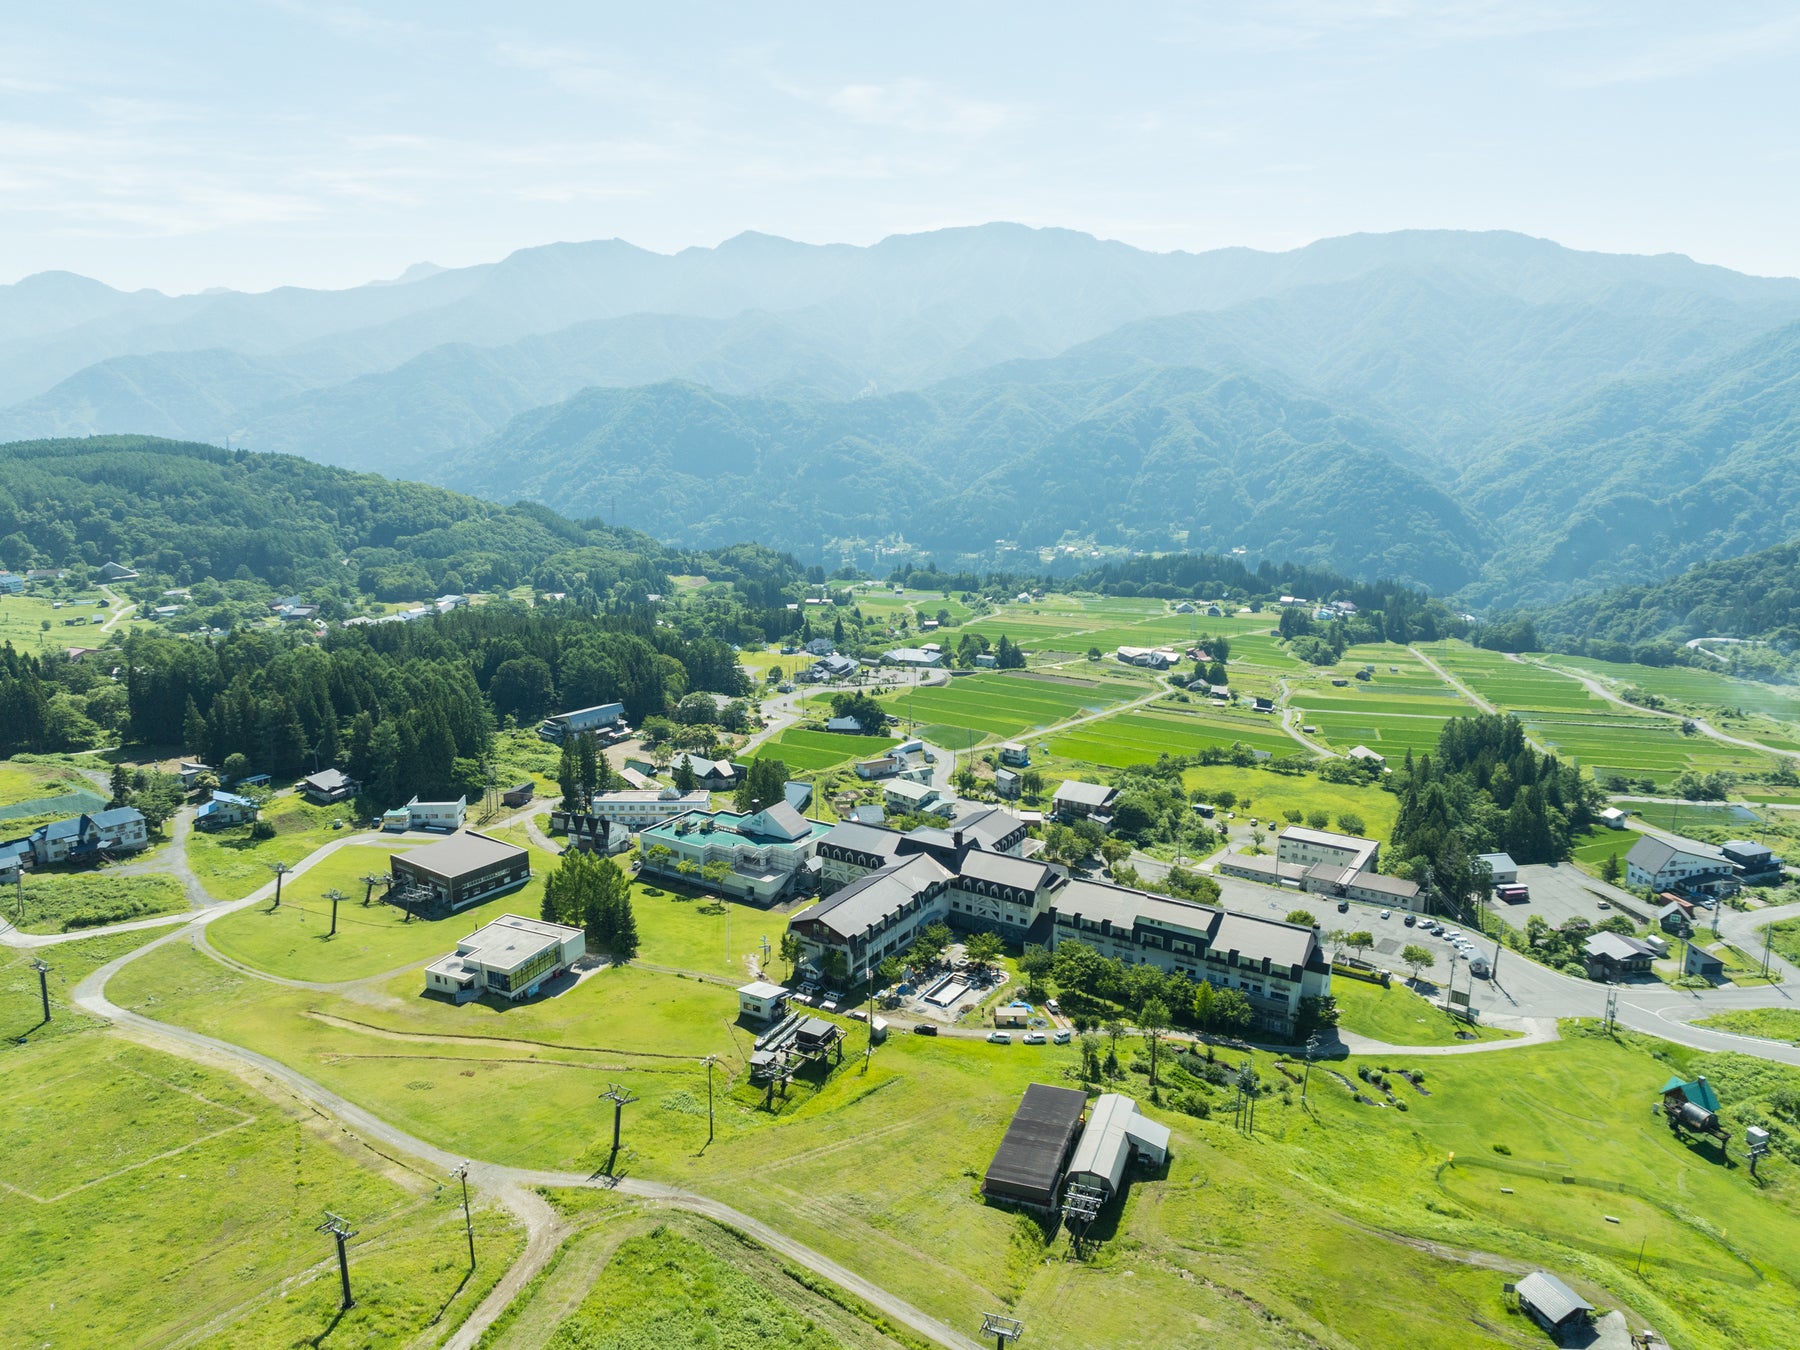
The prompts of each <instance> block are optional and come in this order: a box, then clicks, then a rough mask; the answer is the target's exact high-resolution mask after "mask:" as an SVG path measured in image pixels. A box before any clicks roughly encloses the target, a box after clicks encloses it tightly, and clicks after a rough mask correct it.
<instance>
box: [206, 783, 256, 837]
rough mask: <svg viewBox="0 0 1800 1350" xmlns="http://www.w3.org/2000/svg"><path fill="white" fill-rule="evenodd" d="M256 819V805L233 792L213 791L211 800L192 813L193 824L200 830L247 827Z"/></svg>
mask: <svg viewBox="0 0 1800 1350" xmlns="http://www.w3.org/2000/svg"><path fill="white" fill-rule="evenodd" d="M255 819H256V803H255V802H253V801H251V800H250V799H249V798H248V797H240V796H238V795H237V794H236V793H233V792H220V791H218V790H217V789H214V791H213V794H212V800H211V801H209V802H205V803H203V804H202V805H201V807H200V809H199V810H198V811H196V812H194V824H195V825H196V826H197V827H198V828H200V829H202V830H222V829H224V828H225V827H226V826H228V825H247V824H249V823H250V822H251V821H253V820H255Z"/></svg>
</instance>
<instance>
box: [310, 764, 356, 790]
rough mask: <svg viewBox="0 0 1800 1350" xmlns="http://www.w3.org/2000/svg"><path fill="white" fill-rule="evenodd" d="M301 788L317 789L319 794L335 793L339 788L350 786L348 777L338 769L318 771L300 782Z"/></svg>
mask: <svg viewBox="0 0 1800 1350" xmlns="http://www.w3.org/2000/svg"><path fill="white" fill-rule="evenodd" d="M300 785H301V786H302V787H311V788H317V789H318V790H319V791H320V792H336V791H337V790H338V789H339V788H344V787H349V786H351V780H350V778H349V776H348V775H347V774H345V773H343V772H342V771H341V770H338V769H320V770H319V772H317V773H315V774H310V775H308V776H307V777H305V778H302V779H301V780H300Z"/></svg>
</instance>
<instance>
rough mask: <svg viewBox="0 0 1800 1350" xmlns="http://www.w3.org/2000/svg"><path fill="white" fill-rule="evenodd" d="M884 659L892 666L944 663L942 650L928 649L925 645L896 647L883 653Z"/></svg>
mask: <svg viewBox="0 0 1800 1350" xmlns="http://www.w3.org/2000/svg"><path fill="white" fill-rule="evenodd" d="M882 659H883V660H884V661H886V662H887V663H888V664H889V665H891V666H920V667H926V668H930V667H935V666H941V665H943V664H944V654H943V652H941V651H935V652H932V651H926V650H925V648H923V647H896V648H894V649H893V650H892V651H890V652H884V653H882Z"/></svg>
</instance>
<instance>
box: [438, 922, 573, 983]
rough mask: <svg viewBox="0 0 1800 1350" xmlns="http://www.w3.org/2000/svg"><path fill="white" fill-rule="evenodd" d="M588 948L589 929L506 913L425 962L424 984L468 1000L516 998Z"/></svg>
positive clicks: (547, 978)
mask: <svg viewBox="0 0 1800 1350" xmlns="http://www.w3.org/2000/svg"><path fill="white" fill-rule="evenodd" d="M586 953H587V934H586V933H584V932H582V930H581V929H579V928H572V927H570V926H569V925H568V924H566V923H549V922H547V921H545V920H543V919H527V918H524V917H522V916H521V915H518V914H502V915H501V916H500V917H499V918H498V919H495V920H494V921H493V922H492V923H488V924H483V925H482V926H481V927H480V928H477V929H476V930H475V931H474V932H473V933H470V934H469V936H468V937H466V938H464V939H463V940H462V941H461V942H459V943H457V944H456V950H455V951H454V952H453V953H451V954H450V955H449V956H444V957H440V958H439V959H438V960H436V961H433V962H432V963H431V964H430V965H429V966H426V967H425V988H426V990H427V991H428V992H431V993H434V994H444V995H447V996H449V997H450V998H453V999H455V1000H456V1001H457V1002H458V1003H465V1002H467V1001H468V1000H469V999H472V998H480V997H481V996H482V995H483V994H494V995H496V996H498V997H500V998H504V999H506V1000H508V1001H509V1002H513V1003H517V1002H518V1001H519V1000H520V999H522V998H529V997H531V996H532V995H533V994H535V993H537V991H538V989H539V988H540V987H541V986H542V985H543V983H544V981H545V980H549V979H553V978H554V977H555V976H557V975H560V974H562V973H563V972H564V971H565V970H567V969H568V968H569V967H570V966H572V965H573V964H574V963H575V962H576V961H579V960H580V959H581V958H582V956H584V955H585V954H586Z"/></svg>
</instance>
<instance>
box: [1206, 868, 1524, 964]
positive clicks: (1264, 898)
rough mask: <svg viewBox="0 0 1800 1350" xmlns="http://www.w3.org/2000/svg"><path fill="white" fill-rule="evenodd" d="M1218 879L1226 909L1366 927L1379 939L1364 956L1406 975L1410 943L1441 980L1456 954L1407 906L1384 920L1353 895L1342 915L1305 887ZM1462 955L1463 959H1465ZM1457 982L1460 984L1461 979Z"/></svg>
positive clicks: (1485, 941) (1481, 945)
mask: <svg viewBox="0 0 1800 1350" xmlns="http://www.w3.org/2000/svg"><path fill="white" fill-rule="evenodd" d="M1213 880H1215V881H1217V882H1218V883H1219V892H1220V897H1219V898H1220V901H1221V903H1223V904H1224V906H1225V908H1227V909H1233V910H1236V911H1237V912H1238V913H1240V914H1255V915H1259V916H1260V917H1262V918H1265V919H1281V918H1285V917H1287V914H1288V913H1289V911H1291V910H1297V909H1303V910H1305V911H1306V912H1307V913H1308V914H1310V915H1312V917H1313V922H1314V923H1315V924H1317V925H1318V926H1319V929H1320V932H1321V933H1323V934H1328V933H1330V932H1332V931H1333V930H1334V929H1338V928H1342V929H1345V930H1348V931H1350V932H1355V931H1356V930H1358V929H1367V930H1368V931H1369V934H1370V935H1371V936H1372V937H1373V938H1374V939H1375V946H1374V947H1373V948H1371V949H1370V951H1369V952H1368V953H1366V956H1365V959H1367V960H1370V961H1373V962H1374V963H1375V964H1376V965H1379V966H1383V967H1386V968H1387V969H1389V970H1391V971H1393V972H1394V973H1396V974H1398V975H1402V976H1404V975H1405V974H1407V970H1406V967H1405V966H1404V965H1402V964H1401V961H1400V953H1401V951H1402V950H1403V949H1404V948H1406V947H1407V946H1409V945H1411V944H1413V943H1417V944H1418V945H1419V946H1421V947H1423V948H1424V949H1425V950H1426V951H1428V952H1430V953H1431V954H1432V956H1433V958H1435V960H1436V963H1437V964H1435V965H1434V966H1432V967H1431V968H1430V969H1429V970H1427V971H1426V972H1425V975H1424V978H1425V979H1426V980H1436V981H1440V982H1441V981H1444V980H1447V979H1448V978H1449V973H1450V963H1451V958H1452V956H1453V955H1454V953H1455V948H1453V947H1452V946H1451V944H1450V941H1449V938H1448V937H1447V936H1446V937H1434V936H1432V935H1431V933H1430V932H1428V931H1427V930H1426V929H1425V928H1424V927H1421V926H1414V927H1412V928H1408V927H1407V926H1406V911H1405V910H1399V909H1395V910H1390V911H1389V914H1388V917H1387V918H1385V919H1383V918H1382V917H1381V906H1379V905H1368V904H1363V903H1362V902H1360V901H1355V900H1352V901H1350V902H1349V905H1350V908H1349V909H1348V910H1346V911H1345V912H1344V913H1342V914H1340V913H1338V902H1337V901H1336V900H1335V899H1332V898H1330V897H1327V896H1323V895H1309V894H1306V893H1305V892H1302V891H1290V890H1287V889H1285V888H1283V889H1280V890H1277V889H1276V888H1275V887H1273V886H1264V885H1261V884H1260V883H1258V882H1254V881H1244V880H1242V879H1241V878H1238V877H1219V876H1215V877H1214V878H1213ZM1534 894H1535V893H1534ZM1434 922H1440V921H1439V920H1434V919H1431V918H1422V919H1420V920H1419V924H1430V923H1434ZM1519 922H1520V923H1524V920H1523V919H1521V920H1519ZM1446 926H1448V925H1446ZM1467 936H1468V937H1469V938H1470V940H1471V941H1473V942H1474V944H1475V948H1476V951H1477V952H1479V953H1480V954H1482V955H1484V956H1486V957H1487V958H1488V959H1489V960H1492V959H1493V950H1494V945H1495V944H1494V941H1493V939H1492V938H1483V937H1481V936H1480V935H1479V934H1476V933H1468V934H1467ZM1327 946H1329V943H1328V944H1327ZM1347 954H1349V953H1347ZM1457 959H1458V961H1459V963H1460V959H1461V958H1460V957H1459V958H1457ZM1457 978H1458V980H1459V981H1461V980H1463V979H1466V978H1467V974H1466V972H1461V971H1460V970H1459V974H1458V977H1457ZM1458 987H1459V988H1460V987H1461V986H1460V983H1459V985H1458Z"/></svg>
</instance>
